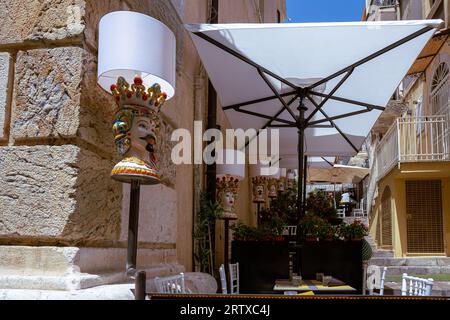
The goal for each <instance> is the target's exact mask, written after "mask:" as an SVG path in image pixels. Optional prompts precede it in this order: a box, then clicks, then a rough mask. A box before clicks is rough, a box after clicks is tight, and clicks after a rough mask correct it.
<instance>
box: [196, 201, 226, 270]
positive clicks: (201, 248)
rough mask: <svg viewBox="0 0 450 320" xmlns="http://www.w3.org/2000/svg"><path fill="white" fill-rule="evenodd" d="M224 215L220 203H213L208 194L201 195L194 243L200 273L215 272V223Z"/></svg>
mask: <svg viewBox="0 0 450 320" xmlns="http://www.w3.org/2000/svg"><path fill="white" fill-rule="evenodd" d="M222 215H223V209H222V207H221V206H220V204H219V203H218V202H216V203H212V201H210V200H208V198H207V194H206V193H202V194H201V195H200V208H199V210H198V212H197V215H196V217H195V219H196V220H195V228H194V242H195V251H194V258H195V263H196V265H197V266H198V267H199V269H200V272H205V273H211V274H212V272H213V261H214V249H213V248H212V237H213V230H214V225H215V221H216V220H217V219H220V218H221V217H222Z"/></svg>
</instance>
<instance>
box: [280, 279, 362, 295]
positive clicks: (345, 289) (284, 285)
mask: <svg viewBox="0 0 450 320" xmlns="http://www.w3.org/2000/svg"><path fill="white" fill-rule="evenodd" d="M336 280H337V279H334V281H332V284H331V285H329V286H324V285H323V284H322V282H320V281H316V280H302V283H301V284H300V285H294V284H293V283H292V282H291V281H289V280H276V281H275V286H274V287H273V290H274V291H276V292H284V293H285V294H287V292H289V291H296V292H307V291H313V292H314V294H352V293H353V294H355V293H356V292H357V290H356V289H355V288H353V287H351V286H349V285H347V284H345V283H343V282H342V281H339V280H337V281H336ZM333 282H334V283H335V284H333ZM338 282H339V284H338Z"/></svg>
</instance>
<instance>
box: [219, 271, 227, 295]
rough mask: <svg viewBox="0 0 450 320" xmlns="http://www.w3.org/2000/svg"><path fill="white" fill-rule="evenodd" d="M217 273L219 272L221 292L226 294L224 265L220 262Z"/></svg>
mask: <svg viewBox="0 0 450 320" xmlns="http://www.w3.org/2000/svg"><path fill="white" fill-rule="evenodd" d="M219 274H220V285H221V286H222V293H223V294H227V293H228V292H227V276H226V274H225V267H224V265H223V264H222V265H221V266H220V268H219Z"/></svg>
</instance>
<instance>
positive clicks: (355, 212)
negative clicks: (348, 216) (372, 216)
mask: <svg viewBox="0 0 450 320" xmlns="http://www.w3.org/2000/svg"><path fill="white" fill-rule="evenodd" d="M352 213H353V216H354V217H355V218H356V217H359V218H363V217H364V216H365V215H364V210H363V209H353V212H352Z"/></svg>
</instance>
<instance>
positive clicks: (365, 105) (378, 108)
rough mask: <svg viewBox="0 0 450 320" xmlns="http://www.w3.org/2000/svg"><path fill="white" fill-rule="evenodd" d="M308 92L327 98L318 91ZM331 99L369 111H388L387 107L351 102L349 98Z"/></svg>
mask: <svg viewBox="0 0 450 320" xmlns="http://www.w3.org/2000/svg"><path fill="white" fill-rule="evenodd" d="M308 92H309V93H310V94H312V95H315V96H319V97H327V94H324V93H320V92H316V91H312V90H310V91H308ZM330 99H331V100H336V101H341V102H345V103H348V104H354V105H357V106H362V107H366V108H367V109H376V110H381V111H384V110H385V109H386V108H385V107H381V106H377V105H374V104H370V103H365V102H361V101H356V100H351V99H347V98H342V97H336V96H330Z"/></svg>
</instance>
